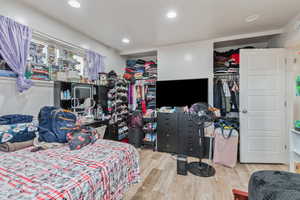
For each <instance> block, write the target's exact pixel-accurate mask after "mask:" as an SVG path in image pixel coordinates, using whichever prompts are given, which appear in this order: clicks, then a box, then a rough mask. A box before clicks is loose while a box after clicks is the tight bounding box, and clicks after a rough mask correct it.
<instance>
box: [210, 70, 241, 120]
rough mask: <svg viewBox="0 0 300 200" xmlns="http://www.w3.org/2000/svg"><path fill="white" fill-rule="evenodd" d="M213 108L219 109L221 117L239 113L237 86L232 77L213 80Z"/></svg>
mask: <svg viewBox="0 0 300 200" xmlns="http://www.w3.org/2000/svg"><path fill="white" fill-rule="evenodd" d="M214 107H216V108H218V109H220V111H221V116H226V115H227V114H228V113H232V112H239V86H238V82H237V80H235V78H234V77H230V76H227V77H222V78H216V79H215V81H214Z"/></svg>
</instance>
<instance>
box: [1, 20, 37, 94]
mask: <svg viewBox="0 0 300 200" xmlns="http://www.w3.org/2000/svg"><path fill="white" fill-rule="evenodd" d="M31 38H32V30H31V29H30V28H29V27H27V26H24V25H22V24H19V23H17V22H15V21H14V20H12V19H9V18H7V17H4V16H0V54H1V55H2V57H3V59H4V60H5V61H6V63H7V64H8V66H9V67H10V68H11V69H12V71H13V72H15V73H16V74H17V75H18V78H17V89H18V91H19V92H23V91H25V90H27V89H29V88H30V87H31V86H32V81H31V80H27V79H26V78H25V69H26V64H27V57H28V53H29V45H30V41H31Z"/></svg>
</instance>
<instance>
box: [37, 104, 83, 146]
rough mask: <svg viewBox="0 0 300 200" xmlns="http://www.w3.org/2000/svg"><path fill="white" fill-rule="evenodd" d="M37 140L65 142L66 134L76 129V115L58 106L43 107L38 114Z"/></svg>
mask: <svg viewBox="0 0 300 200" xmlns="http://www.w3.org/2000/svg"><path fill="white" fill-rule="evenodd" d="M38 120H39V141H42V142H48V143H53V142H56V143H67V142H68V141H67V134H68V133H73V132H75V131H77V130H78V129H79V128H78V127H77V126H76V115H75V114H73V113H71V112H70V111H67V110H63V109H60V108H56V107H52V106H46V107H43V108H42V109H41V110H40V112H39V116H38Z"/></svg>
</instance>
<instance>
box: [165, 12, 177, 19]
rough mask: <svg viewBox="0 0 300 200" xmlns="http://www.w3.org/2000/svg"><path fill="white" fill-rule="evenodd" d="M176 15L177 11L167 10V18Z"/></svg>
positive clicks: (172, 17)
mask: <svg viewBox="0 0 300 200" xmlns="http://www.w3.org/2000/svg"><path fill="white" fill-rule="evenodd" d="M176 17H177V13H176V12H175V11H169V12H168V13H167V18H169V19H174V18H176Z"/></svg>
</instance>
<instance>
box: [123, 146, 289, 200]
mask: <svg viewBox="0 0 300 200" xmlns="http://www.w3.org/2000/svg"><path fill="white" fill-rule="evenodd" d="M139 151H140V159H141V161H140V162H141V176H142V181H141V182H140V183H139V184H136V185H134V186H132V187H131V188H130V190H129V191H128V192H127V193H126V196H125V198H124V200H233V196H232V194H231V190H232V189H233V188H236V189H241V190H244V191H247V187H248V180H249V177H250V175H251V174H252V173H253V172H255V171H258V170H285V171H286V170H288V168H287V166H285V165H261V164H259V165H258V164H238V165H237V166H236V167H235V168H234V169H230V168H226V167H223V166H220V165H214V167H215V168H216V175H215V176H214V177H211V178H201V177H197V176H194V175H192V174H189V175H188V176H180V175H177V172H176V160H174V158H173V157H172V156H171V155H170V154H166V153H159V152H153V151H152V150H139ZM194 160H195V159H192V158H189V161H194ZM206 162H207V161H206Z"/></svg>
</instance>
